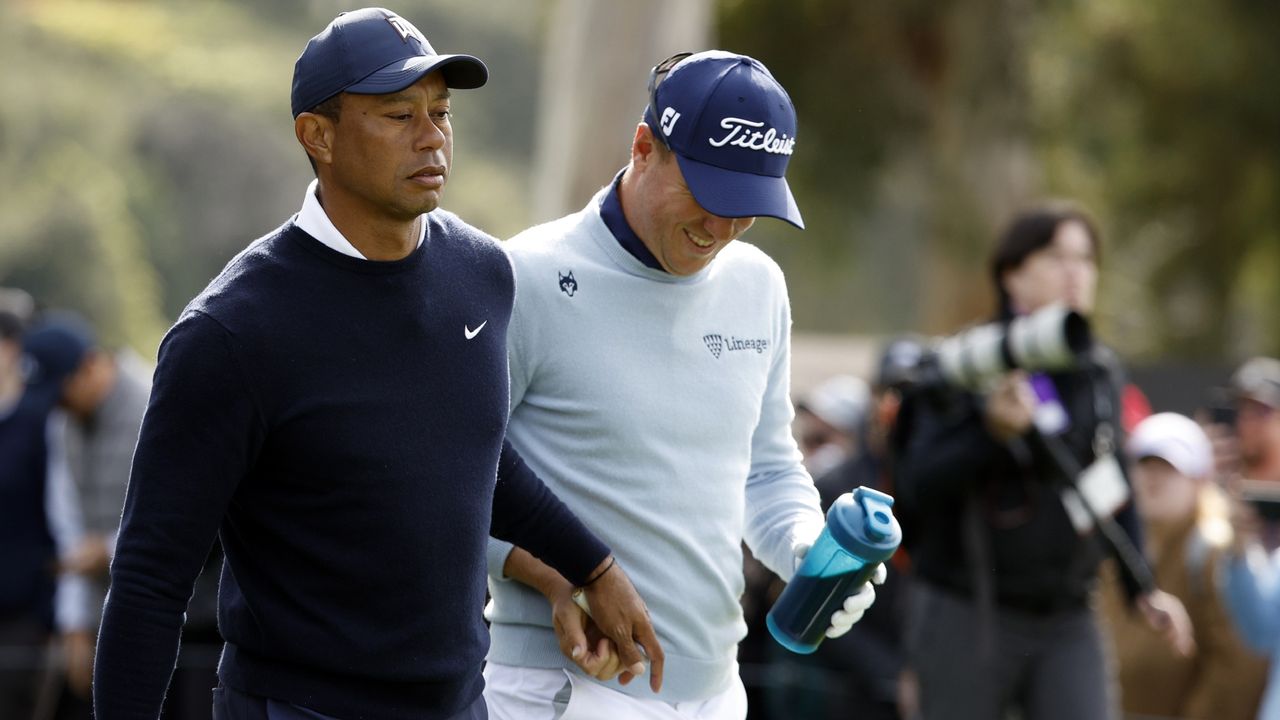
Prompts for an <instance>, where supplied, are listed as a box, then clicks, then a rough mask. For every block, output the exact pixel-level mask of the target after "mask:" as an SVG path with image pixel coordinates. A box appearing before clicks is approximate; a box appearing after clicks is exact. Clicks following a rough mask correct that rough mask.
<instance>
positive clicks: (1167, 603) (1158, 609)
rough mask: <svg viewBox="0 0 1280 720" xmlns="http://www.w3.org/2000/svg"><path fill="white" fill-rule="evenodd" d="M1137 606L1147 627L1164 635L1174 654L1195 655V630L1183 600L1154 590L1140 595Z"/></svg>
mask: <svg viewBox="0 0 1280 720" xmlns="http://www.w3.org/2000/svg"><path fill="white" fill-rule="evenodd" d="M1135 604H1136V605H1137V606H1138V610H1139V611H1140V612H1141V613H1142V618H1143V619H1144V620H1146V622H1147V626H1148V627H1150V628H1151V629H1152V630H1155V631H1156V632H1158V633H1160V634H1162V635H1164V638H1165V640H1167V641H1168V642H1169V645H1170V646H1171V647H1172V648H1173V650H1174V652H1176V653H1178V654H1179V655H1181V656H1182V657H1191V656H1192V655H1194V654H1195V651H1196V640H1195V634H1194V631H1195V629H1194V628H1193V627H1192V626H1191V617H1190V616H1189V615H1187V609H1186V608H1185V607H1183V606H1182V601H1181V600H1179V599H1178V598H1176V597H1174V596H1173V595H1170V594H1169V593H1167V592H1165V591H1163V590H1153V591H1151V592H1149V593H1147V594H1145V595H1139V596H1138V599H1137V600H1136V601H1135Z"/></svg>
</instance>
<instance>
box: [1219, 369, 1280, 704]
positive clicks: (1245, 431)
mask: <svg viewBox="0 0 1280 720" xmlns="http://www.w3.org/2000/svg"><path fill="white" fill-rule="evenodd" d="M1231 390H1232V391H1233V394H1234V396H1235V402H1236V410H1237V417H1236V422H1235V431H1236V445H1237V448H1238V456H1239V466H1238V471H1237V472H1238V477H1234V478H1231V479H1230V480H1229V481H1228V483H1229V485H1230V487H1231V488H1232V495H1233V498H1232V509H1231V523H1232V530H1233V531H1234V540H1233V542H1232V545H1231V556H1230V559H1229V561H1228V563H1227V567H1226V572H1225V574H1224V581H1225V582H1224V585H1223V593H1224V595H1225V599H1226V602H1227V606H1228V607H1229V608H1230V610H1231V616H1232V618H1233V619H1234V620H1235V622H1236V625H1237V626H1238V627H1239V629H1240V634H1241V636H1242V637H1243V638H1245V640H1246V641H1247V642H1248V643H1249V645H1250V646H1252V647H1253V648H1254V649H1255V650H1257V651H1258V652H1262V653H1266V654H1268V655H1269V656H1270V657H1271V674H1270V677H1269V678H1268V681H1267V689H1266V692H1265V694H1264V696H1263V702H1262V710H1261V711H1260V712H1259V714H1258V717H1280V677H1278V675H1277V673H1278V672H1280V662H1277V658H1278V657H1280V582H1278V580H1280V555H1278V554H1277V553H1276V552H1275V548H1276V543H1275V542H1274V539H1275V534H1276V533H1275V528H1276V523H1274V522H1268V521H1267V520H1266V518H1265V517H1264V515H1265V514H1266V509H1265V508H1266V507H1267V506H1268V504H1269V503H1267V502H1266V498H1267V497H1269V495H1268V492H1267V491H1268V490H1269V489H1271V488H1274V489H1275V490H1280V411H1278V409H1280V360H1277V359H1275V358H1267V357H1257V358H1253V359H1251V360H1249V361H1248V362H1246V363H1244V364H1243V365H1241V366H1240V369H1239V370H1237V371H1236V373H1235V375H1233V376H1232V378H1231Z"/></svg>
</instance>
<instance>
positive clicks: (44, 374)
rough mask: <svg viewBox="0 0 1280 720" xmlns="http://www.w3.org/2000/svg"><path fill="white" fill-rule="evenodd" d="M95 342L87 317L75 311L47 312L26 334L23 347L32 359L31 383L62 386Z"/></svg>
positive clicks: (30, 365)
mask: <svg viewBox="0 0 1280 720" xmlns="http://www.w3.org/2000/svg"><path fill="white" fill-rule="evenodd" d="M94 343H95V340H94V336H93V329H92V328H90V327H89V324H88V323H87V322H85V320H84V318H82V317H80V316H79V315H77V314H75V313H71V312H51V313H48V314H46V315H45V317H44V318H42V319H41V320H40V321H39V322H38V323H37V324H36V326H35V327H33V328H32V329H31V330H30V331H28V332H27V334H26V337H24V338H23V342H22V350H23V353H24V354H25V355H26V356H27V358H28V361H29V363H30V364H29V366H28V373H29V376H28V378H27V383H28V384H30V385H44V386H48V387H50V388H60V387H61V386H62V381H63V380H66V379H67V378H68V377H69V376H70V375H71V374H72V373H74V372H75V371H76V370H78V369H79V368H80V364H81V363H83V362H84V359H85V356H86V355H88V354H89V351H90V350H92V349H93V348H94Z"/></svg>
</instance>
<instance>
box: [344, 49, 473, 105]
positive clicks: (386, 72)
mask: <svg viewBox="0 0 1280 720" xmlns="http://www.w3.org/2000/svg"><path fill="white" fill-rule="evenodd" d="M435 70H439V71H440V72H441V74H443V75H444V83H445V85H447V86H448V87H451V88H458V89H459V90H471V89H473V88H478V87H481V86H483V85H484V84H485V83H486V82H487V81H488V80H489V69H488V68H487V67H485V65H484V63H482V62H480V59H479V58H476V57H472V56H470V55H416V56H414V57H409V58H405V59H403V60H397V61H395V62H393V63H391V64H389V65H384V66H383V67H381V68H379V69H378V70H374V71H373V72H372V73H370V74H369V75H368V76H366V77H365V78H364V79H362V80H360V81H359V82H357V83H355V84H354V85H351V86H349V87H347V88H346V89H345V90H344V92H349V93H355V94H357V95H382V94H384V93H392V92H396V91H397V90H403V89H405V88H407V87H409V86H410V85H412V84H414V83H415V82H417V81H418V80H419V79H420V78H421V77H422V76H423V75H426V74H427V73H429V72H433V71H435Z"/></svg>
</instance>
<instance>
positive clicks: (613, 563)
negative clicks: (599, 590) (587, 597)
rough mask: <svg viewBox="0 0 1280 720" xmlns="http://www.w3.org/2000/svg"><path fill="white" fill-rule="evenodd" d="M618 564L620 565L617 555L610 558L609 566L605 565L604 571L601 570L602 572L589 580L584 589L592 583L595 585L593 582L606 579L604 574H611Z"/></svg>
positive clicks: (583, 584)
mask: <svg viewBox="0 0 1280 720" xmlns="http://www.w3.org/2000/svg"><path fill="white" fill-rule="evenodd" d="M617 564H618V557H617V556H616V555H615V556H612V557H610V558H609V564H608V565H605V566H604V569H603V570H601V571H600V572H598V573H596V574H595V575H593V576H592V577H590V578H588V579H587V581H586V582H584V583H582V587H588V586H589V585H591V583H593V582H595V581H597V580H599V579H600V578H602V577H604V574H605V573H607V572H609V571H610V570H612V569H613V566H614V565H617Z"/></svg>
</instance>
